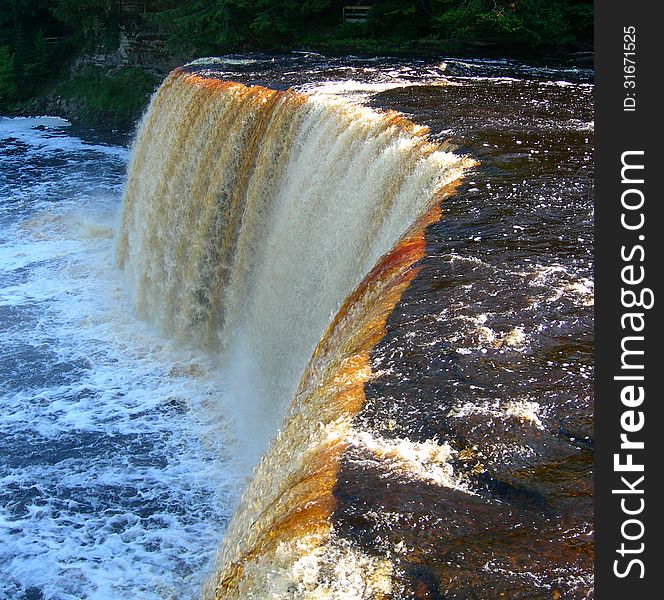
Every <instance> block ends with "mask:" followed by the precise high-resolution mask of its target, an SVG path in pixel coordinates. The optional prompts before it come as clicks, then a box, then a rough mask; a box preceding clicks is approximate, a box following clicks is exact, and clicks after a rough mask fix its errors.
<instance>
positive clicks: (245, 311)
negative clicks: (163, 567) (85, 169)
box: [117, 70, 473, 598]
mask: <svg viewBox="0 0 664 600" xmlns="http://www.w3.org/2000/svg"><path fill="white" fill-rule="evenodd" d="M427 133H428V131H427V129H426V128H422V127H418V126H416V125H414V124H413V123H411V122H410V121H408V120H407V119H405V118H404V117H402V116H401V115H399V114H397V113H392V112H387V113H378V112H375V111H372V110H369V109H367V108H364V107H361V106H358V105H353V104H348V103H346V102H344V101H342V100H340V99H332V98H330V97H322V96H316V95H315V94H312V95H304V94H300V93H296V92H294V91H291V90H288V91H275V90H270V89H266V88H263V87H259V86H251V87H248V86H244V85H242V84H238V83H232V82H222V81H219V80H217V79H212V78H205V77H202V76H200V75H197V74H191V73H187V72H185V71H182V70H176V71H174V72H173V73H172V74H171V75H170V76H169V77H168V78H167V80H166V81H165V82H164V84H163V85H162V86H161V88H160V89H159V90H158V91H157V93H156V94H155V96H154V98H153V100H152V103H151V106H150V108H149V110H148V112H147V114H146V115H145V117H144V119H143V122H142V124H141V126H140V129H139V133H138V136H137V140H136V143H135V147H134V150H133V157H132V160H131V164H130V168H129V176H128V181H127V185H126V189H125V194H124V201H123V213H122V224H121V230H120V235H119V239H118V245H117V259H118V264H119V266H120V267H121V268H122V269H123V270H124V272H125V276H126V279H127V283H128V287H129V290H130V294H131V295H132V298H133V301H134V303H135V306H136V308H137V311H138V312H139V314H140V315H141V316H142V317H143V318H145V319H147V320H150V321H151V322H153V323H154V324H155V325H156V326H158V327H159V328H161V330H162V331H163V333H164V334H165V335H167V336H170V337H174V338H177V339H181V340H183V341H185V342H188V343H195V344H202V345H204V346H205V347H207V348H209V349H210V350H212V351H215V352H218V353H219V356H220V361H221V365H222V369H223V370H224V376H225V377H226V378H227V379H228V382H229V385H230V390H229V397H230V398H231V400H232V402H233V404H234V405H235V406H236V407H237V412H236V419H237V424H238V429H239V433H240V436H241V438H243V439H244V440H245V442H248V444H249V445H250V446H252V448H253V451H254V452H255V453H256V454H258V453H260V452H261V451H262V450H263V449H264V448H265V447H266V445H267V442H268V441H269V440H270V438H271V437H272V436H274V434H275V432H276V431H277V429H278V428H279V427H280V425H281V429H280V431H278V432H277V435H276V437H274V439H273V440H272V442H271V444H270V446H269V449H268V451H267V453H266V454H265V455H264V456H263V459H262V460H261V462H260V463H259V464H258V466H257V467H256V469H255V472H254V475H253V477H252V480H251V482H250V483H249V485H248V488H247V490H245V493H244V495H243V498H242V501H241V503H240V506H239V507H238V509H237V511H236V514H235V516H234V519H233V522H232V523H231V526H230V528H229V531H228V533H227V536H226V539H225V541H224V544H223V547H222V549H221V550H220V554H219V559H218V567H217V570H216V573H215V575H214V576H213V577H212V578H211V579H210V581H209V584H208V586H207V589H206V590H205V596H206V597H210V598H212V597H215V598H262V597H307V598H309V597H311V598H314V597H327V598H335V597H350V596H344V594H346V593H347V590H348V589H350V588H352V587H353V586H354V585H355V586H356V587H357V582H356V583H353V582H352V581H351V580H354V578H355V579H356V577H355V575H352V573H355V574H356V575H358V576H359V574H360V573H361V576H360V580H361V585H360V587H361V588H362V589H361V590H360V591H358V589H359V588H358V589H355V588H353V589H355V592H354V593H356V594H357V595H355V596H352V597H366V598H377V597H389V595H390V594H391V593H392V594H394V593H396V592H395V591H394V590H392V589H391V588H390V586H391V585H392V584H391V583H390V581H391V579H390V573H391V571H390V569H391V567H390V564H389V561H388V560H387V559H386V560H377V559H374V558H370V557H367V556H363V555H361V553H358V552H356V551H355V550H354V549H353V548H351V547H350V546H348V545H347V544H345V542H344V543H342V542H340V541H339V540H336V538H335V535H334V527H333V524H332V521H331V515H332V511H333V510H334V505H335V500H334V494H333V490H334V487H335V485H336V484H337V480H336V476H337V473H338V469H339V464H340V461H341V459H342V457H343V456H344V452H346V450H347V449H348V448H349V447H350V446H353V445H354V446H357V445H361V444H362V443H363V442H362V437H361V436H359V435H357V433H358V432H357V431H355V429H354V425H353V417H354V415H355V414H357V412H358V411H359V410H360V408H361V407H362V404H363V402H364V391H363V389H364V383H365V382H366V381H368V380H369V379H371V377H372V368H371V364H370V351H371V349H372V347H373V346H374V345H375V344H376V342H377V341H378V340H380V339H381V337H382V336H383V335H384V332H385V323H386V320H387V317H388V316H389V314H390V312H391V311H392V309H393V307H394V305H395V304H396V302H397V301H398V299H399V297H400V295H401V293H402V292H403V290H404V289H406V287H407V286H408V284H409V282H410V281H411V280H412V278H413V277H414V275H415V274H416V272H417V264H416V263H417V261H418V260H420V259H421V258H422V257H423V256H424V231H425V228H426V226H427V225H428V224H429V223H431V222H432V221H435V220H437V219H438V218H439V216H440V212H439V208H438V204H439V202H440V200H441V199H442V198H443V197H444V195H445V194H448V193H450V192H451V191H452V189H453V187H454V182H456V181H457V180H458V179H459V178H460V177H461V175H462V174H463V172H464V170H465V169H467V168H468V167H470V166H471V165H472V164H473V163H472V161H471V160H470V159H467V158H464V157H459V156H457V155H454V154H452V153H450V152H445V151H443V150H442V149H441V148H440V147H439V146H437V145H436V144H433V143H432V142H430V141H429V139H428V138H427ZM335 315H336V316H335ZM291 399H292V400H291ZM289 401H290V404H289ZM349 573H350V574H349ZM349 578H350V579H349ZM349 586H350V587H349ZM343 590H346V591H343ZM339 594H340V595H339Z"/></svg>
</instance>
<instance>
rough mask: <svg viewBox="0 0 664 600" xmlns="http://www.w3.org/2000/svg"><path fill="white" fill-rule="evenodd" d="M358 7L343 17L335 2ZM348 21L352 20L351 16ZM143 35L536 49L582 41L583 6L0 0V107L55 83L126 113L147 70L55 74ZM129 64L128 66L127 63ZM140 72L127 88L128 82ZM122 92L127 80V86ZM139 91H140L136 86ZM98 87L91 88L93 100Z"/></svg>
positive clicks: (289, 45) (222, 44) (211, 46)
mask: <svg viewBox="0 0 664 600" xmlns="http://www.w3.org/2000/svg"><path fill="white" fill-rule="evenodd" d="M348 5H353V6H358V5H359V6H362V7H364V12H363V13H362V14H363V16H362V18H361V19H359V20H355V21H354V22H353V20H352V19H347V18H345V17H344V6H348ZM349 21H351V22H349ZM123 31H124V32H127V31H129V32H132V31H133V32H137V31H139V32H140V31H143V32H146V31H148V32H151V34H152V35H156V36H157V37H158V38H159V39H160V43H161V47H162V48H163V52H164V53H167V54H171V55H174V56H178V57H180V56H181V57H183V58H184V59H185V60H186V59H187V58H191V57H195V56H202V55H219V54H225V53H232V52H247V51H256V50H259V51H273V52H274V51H286V50H291V49H304V50H317V51H322V52H328V53H348V52H354V53H371V54H383V55H388V54H410V55H416V54H418V53H419V54H431V53H443V52H457V53H459V52H460V53H463V52H468V51H473V52H475V53H476V54H477V53H478V52H479V53H482V52H485V53H492V54H493V55H497V54H498V55H500V54H501V53H502V54H505V55H514V54H522V55H523V54H525V55H530V56H536V55H537V54H538V53H543V52H547V51H551V50H552V49H553V50H567V51H573V50H586V51H588V50H591V49H592V38H593V3H592V2H590V1H587V0H586V1H578V0H577V1H575V0H508V1H506V0H376V1H373V2H366V1H363V0H359V1H358V0H341V1H339V0H304V1H300V2H298V1H295V0H3V1H2V3H0V110H7V109H10V108H11V107H12V106H16V105H17V103H21V102H24V101H26V100H27V99H30V98H34V97H37V96H39V95H42V94H44V93H47V92H49V91H52V90H53V89H54V87H55V86H58V85H60V86H63V85H64V87H62V88H61V89H59V92H60V93H61V94H64V95H67V94H70V95H71V96H76V95H81V94H83V95H86V94H87V96H89V98H88V100H89V102H88V104H90V103H91V104H92V109H94V108H95V106H94V105H95V102H96V103H97V104H99V106H102V105H105V104H108V103H109V102H111V103H113V102H115V103H119V104H120V105H122V104H123V103H124V104H126V105H127V106H120V107H119V110H120V112H127V113H131V112H132V110H133V106H134V105H135V104H136V103H141V102H144V96H145V89H147V88H149V87H150V86H152V85H153V84H154V81H153V79H154V77H150V76H148V75H145V74H141V73H136V72H132V70H131V69H124V71H123V72H120V71H118V72H116V73H101V72H99V71H98V70H97V71H95V70H94V69H88V72H87V73H86V74H84V75H81V74H79V75H78V79H77V80H74V81H68V82H66V83H63V80H64V79H66V73H67V69H69V68H70V66H71V65H72V63H73V62H74V61H75V59H76V58H77V57H79V56H81V55H82V54H84V53H95V52H96V53H99V52H112V51H113V49H114V48H117V46H118V40H119V37H120V34H121V32H123ZM133 71H136V70H135V69H134V70H133ZM136 78H138V80H139V81H138V83H137V85H134V86H127V85H126V83H127V80H129V79H131V80H135V79H136ZM127 87H128V88H130V89H126V88H127ZM143 88H145V89H143ZM95 96H97V97H95Z"/></svg>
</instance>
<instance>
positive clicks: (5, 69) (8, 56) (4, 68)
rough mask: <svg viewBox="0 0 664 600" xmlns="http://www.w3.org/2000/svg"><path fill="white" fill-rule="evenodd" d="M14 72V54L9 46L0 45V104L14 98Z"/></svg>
mask: <svg viewBox="0 0 664 600" xmlns="http://www.w3.org/2000/svg"><path fill="white" fill-rule="evenodd" d="M17 91H18V88H17V87H16V81H15V74H14V55H13V54H12V53H11V51H10V49H9V46H0V106H2V105H3V104H8V103H10V102H12V101H13V100H15V98H16V92H17Z"/></svg>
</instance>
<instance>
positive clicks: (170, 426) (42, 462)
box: [0, 54, 593, 600]
mask: <svg viewBox="0 0 664 600" xmlns="http://www.w3.org/2000/svg"><path fill="white" fill-rule="evenodd" d="M190 68H191V69H195V70H197V71H199V72H200V71H205V70H206V69H207V70H210V72H213V73H214V74H215V75H221V76H224V77H227V78H229V79H235V80H239V81H242V82H245V83H262V84H266V85H269V86H278V87H282V88H284V87H290V86H295V87H296V88H298V89H304V90H310V91H315V92H316V93H326V94H335V95H342V96H344V97H347V98H349V99H350V100H352V101H357V102H365V103H367V104H369V105H371V106H373V107H376V108H382V109H396V110H399V111H401V112H404V113H406V114H407V115H408V116H409V117H410V118H412V119H413V120H414V121H415V122H417V123H419V124H424V125H428V126H429V127H430V128H431V131H432V135H433V136H434V137H435V138H437V139H439V140H444V141H447V143H448V144H449V145H450V146H451V147H452V148H457V149H458V151H460V152H464V153H468V154H470V155H471V156H473V157H475V158H477V159H479V161H480V166H479V167H478V168H477V169H476V170H475V171H474V172H473V173H472V174H471V175H470V176H469V177H468V178H467V179H466V181H465V183H464V185H463V186H462V188H461V190H460V193H458V194H457V195H456V196H455V197H453V198H451V199H449V200H447V201H446V203H445V206H444V211H445V216H444V218H443V220H442V221H441V222H440V223H438V224H436V225H434V226H432V227H431V228H430V230H429V233H428V238H427V243H428V249H429V256H428V257H427V259H426V260H425V264H424V267H425V268H424V269H423V271H422V272H421V273H420V275H419V276H418V278H417V279H416V280H415V282H414V283H413V285H412V286H411V288H410V289H409V290H408V291H407V293H406V294H405V296H404V297H403V299H402V302H401V303H400V305H399V306H398V307H397V310H396V311H395V313H394V314H393V315H392V317H391V318H390V334H389V335H388V336H387V337H386V338H385V339H384V340H383V341H382V342H381V343H380V344H379V346H378V347H377V348H376V349H375V350H374V356H373V363H374V365H375V366H377V367H379V368H380V370H381V373H382V375H381V376H380V377H379V378H378V379H377V380H375V381H374V382H372V383H371V384H369V385H368V386H367V397H368V403H367V407H366V408H365V410H364V411H363V412H362V414H361V415H360V416H359V417H358V418H361V419H365V420H367V421H368V422H374V423H380V424H381V425H380V427H384V431H382V434H383V435H384V436H385V437H393V438H399V437H400V435H401V434H403V435H405V434H406V432H407V433H408V435H409V436H411V437H413V436H417V435H418V432H419V435H420V436H421V439H422V441H424V440H427V439H430V438H431V437H436V436H437V437H439V438H441V439H454V440H455V445H456V447H457V448H462V449H463V448H468V449H472V450H473V451H472V453H471V454H472V460H471V459H468V460H467V461H466V462H464V460H463V459H460V460H459V464H458V465H456V466H457V467H458V468H460V469H461V470H465V471H466V472H467V473H468V476H469V477H471V478H472V477H473V476H474V475H473V473H474V472H475V471H474V467H475V466H476V464H477V461H481V462H483V463H484V464H485V465H489V467H490V468H489V469H488V470H486V469H485V474H484V475H482V476H481V477H480V476H478V477H477V478H476V480H475V481H474V483H475V485H476V486H477V487H478V489H480V490H485V491H486V494H487V495H491V496H492V497H496V498H498V499H500V500H501V501H504V502H513V503H514V505H515V506H518V505H519V504H520V503H521V504H527V503H529V502H535V501H538V500H537V498H538V496H537V494H539V495H540V496H547V494H549V495H550V494H558V497H559V498H562V499H560V500H559V501H560V502H561V503H564V507H565V510H564V511H562V513H563V515H564V516H563V517H562V521H561V528H565V527H566V528H567V531H570V532H573V534H574V535H577V536H581V535H584V536H588V535H589V533H590V532H589V531H588V527H589V525H588V524H589V523H590V522H591V520H592V515H591V514H590V512H589V511H591V510H592V509H591V508H589V507H590V505H589V503H588V501H587V499H588V496H589V494H590V487H589V486H591V484H592V480H591V478H590V474H589V472H590V465H591V461H592V458H591V456H592V455H591V448H592V364H593V363H592V348H593V345H592V344H593V340H592V302H593V284H592V242H593V237H592V219H593V215H592V135H593V123H592V119H593V115H592V91H593V89H592V85H591V83H589V80H590V77H591V76H592V74H591V73H589V72H588V71H583V70H578V69H562V70H561V69H548V68H542V67H538V68H535V67H529V66H527V65H523V64H518V63H514V62H510V61H480V60H469V61H459V60H452V59H450V60H445V61H400V60H388V59H373V60H365V59H355V58H343V59H324V58H322V57H320V56H318V55H309V54H299V55H291V56H287V57H270V56H262V55H258V56H235V57H230V58H226V59H214V60H210V59H209V60H203V61H199V64H196V65H194V66H192V67H190ZM0 156H1V158H2V163H1V167H0V256H1V260H0V267H1V269H2V271H1V272H0V344H1V345H2V354H1V358H0V406H2V409H1V410H0V413H1V416H0V597H4V598H7V599H10V598H11V599H13V598H24V599H26V600H27V599H39V598H57V599H59V598H113V599H116V598H162V597H172V598H189V597H195V596H196V595H197V588H198V586H199V585H200V584H201V582H202V581H203V579H204V577H205V575H206V572H207V569H209V568H210V563H211V560H212V557H213V554H214V550H215V548H216V546H217V543H218V541H219V539H220V538H221V537H222V536H223V531H224V528H225V526H226V523H227V521H228V519H229V516H230V513H231V510H232V506H233V503H234V501H235V499H236V495H237V492H238V489H239V487H240V486H241V478H242V476H243V475H244V474H245V473H246V466H245V465H243V464H242V459H241V456H240V454H241V451H240V450H238V445H237V442H236V441H235V439H234V431H233V426H232V419H231V417H230V414H229V413H228V412H227V411H226V409H225V408H224V403H223V402H220V401H219V398H223V397H224V384H223V381H221V380H220V378H219V377H218V375H217V365H216V363H215V360H214V357H211V356H208V355H205V354H203V353H202V352H198V351H196V350H193V349H187V348H183V347H182V346H179V347H178V346H176V345H174V344H173V343H171V342H168V341H165V340H163V339H162V338H160V337H159V335H158V333H157V332H155V331H153V330H152V329H150V327H148V326H147V325H146V324H143V323H142V322H140V321H138V320H137V319H136V318H135V317H134V314H133V311H132V309H131V308H130V306H129V303H128V300H127V298H126V296H125V291H124V290H123V287H122V284H121V281H120V278H119V277H118V274H117V272H116V270H115V266H114V258H113V257H114V240H113V238H114V235H115V231H116V218H117V214H118V208H119V199H120V193H121V189H122V185H123V180H124V173H125V168H126V161H127V158H128V151H127V150H126V148H125V147H123V146H122V145H120V144H118V143H113V142H112V141H109V140H108V139H104V138H103V137H102V136H100V135H99V134H94V133H90V132H80V131H76V130H74V129H73V128H72V127H70V126H69V125H68V123H67V122H65V121H62V120H59V119H54V118H47V117H35V118H25V119H1V120H0ZM413 397H417V398H418V399H419V402H418V403H417V408H416V409H414V408H413V402H412V398H413ZM510 411H511V412H510ZM506 414H508V415H509V414H512V415H517V416H520V418H527V419H529V420H530V422H535V423H536V424H537V427H536V428H535V429H534V430H533V431H534V433H532V434H528V435H525V434H524V432H523V430H522V429H520V428H519V427H518V426H517V425H515V426H514V427H511V426H508V427H505V426H504V423H505V415H506ZM378 416H380V419H379V418H378ZM386 416H387V418H386ZM554 459H555V461H557V462H556V467H555V468H551V467H550V465H551V462H552V460H554ZM537 465H540V466H541V465H547V467H546V468H550V476H547V477H542V476H541V473H540V475H539V479H538V483H537V485H535V484H533V485H535V487H534V488H533V489H528V490H527V492H526V491H524V489H525V487H524V486H525V484H524V481H526V480H527V478H528V476H527V474H526V475H524V473H530V472H531V471H534V470H535V467H537ZM542 468H544V467H542ZM529 470H530V471H529ZM486 472H489V473H490V475H486ZM531 475H532V473H531ZM348 477H349V478H351V477H352V473H349V475H348ZM542 481H544V482H545V483H542ZM561 482H562V483H561ZM565 482H567V483H565ZM547 486H549V487H548V488H547ZM572 487H574V488H575V493H572V492H571V491H570V490H571V488H572ZM561 490H562V491H561ZM406 493H407V492H404V494H406ZM409 493H411V494H414V493H422V490H420V489H419V488H417V489H414V490H413V489H411V492H409ZM410 500H412V498H410V499H409V498H406V497H403V498H401V501H402V502H406V501H410ZM343 501H345V500H343V499H342V502H343ZM353 501H354V500H353V499H352V498H350V497H349V498H348V499H347V502H353ZM381 501H382V500H381ZM418 501H419V502H421V501H422V499H421V498H419V500H418ZM425 504H426V503H425ZM434 505H435V501H434V499H431V507H433V508H426V506H424V505H423V507H422V508H421V509H420V510H421V512H422V514H421V515H420V516H422V517H423V518H422V521H421V526H417V527H413V528H411V533H410V534H409V535H412V536H415V537H414V538H413V539H412V540H409V539H407V540H405V543H406V544H409V543H411V542H412V544H419V545H421V547H422V548H423V549H427V543H428V542H427V539H428V538H427V537H426V535H425V534H428V535H431V536H434V537H435V536H436V535H438V534H440V535H444V528H445V524H444V523H442V524H440V523H439V521H437V520H436V519H439V518H440V517H441V515H440V514H438V513H437V512H436V511H437V510H440V509H439V508H435V506H434ZM553 508H556V507H555V506H554V507H553ZM427 510H429V511H430V512H429V513H427ZM556 510H557V508H556ZM424 517H426V518H424ZM469 518H470V517H469ZM485 518H487V519H488V520H490V519H491V518H492V517H491V515H485ZM435 523H439V524H438V525H435ZM341 526H342V527H343V526H346V527H351V525H349V524H345V525H344V524H341ZM350 535H351V537H352V538H353V539H355V540H356V541H357V543H359V544H364V545H366V546H367V547H368V548H371V547H372V545H375V544H376V536H379V535H382V536H386V535H387V536H389V535H390V533H389V531H387V532H386V530H385V528H384V527H382V525H381V524H380V523H378V522H376V524H375V526H374V527H373V528H372V527H370V526H366V527H363V528H361V529H359V530H356V531H354V532H351V534H350ZM395 535H396V534H395ZM399 535H403V531H400V532H399ZM570 535H571V534H570ZM418 536H419V537H418ZM401 541H403V539H402V540H401ZM416 554H417V555H419V554H421V553H414V557H413V561H414V562H413V564H414V565H415V563H417V564H416V565H415V566H416V568H417V569H422V568H424V567H427V565H429V564H433V563H435V562H436V561H438V560H440V557H439V556H437V555H436V554H435V548H432V550H431V553H430V554H429V558H427V557H426V556H425V557H424V558H422V556H419V557H418V558H417V560H416V559H415V555H416ZM408 560H410V559H409V558H407V559H406V561H408ZM422 565H424V567H423V566H422ZM415 566H414V567H413V568H415ZM478 568H481V565H478ZM579 577H580V578H581V579H583V577H584V575H583V573H581V574H580V575H579ZM588 585H589V584H588V582H587V581H582V583H581V584H580V588H583V589H585V588H587V587H588ZM562 587H564V586H562ZM568 587H569V586H568ZM580 594H581V593H579V595H578V597H582V596H581V595H580ZM519 597H520V596H519ZM532 597H535V596H532ZM570 597H575V596H570Z"/></svg>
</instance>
